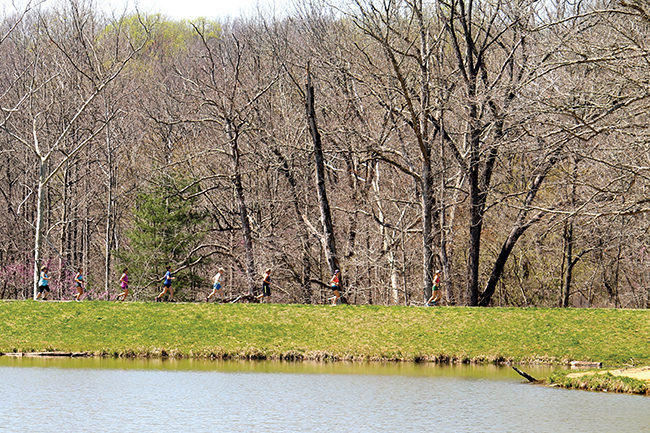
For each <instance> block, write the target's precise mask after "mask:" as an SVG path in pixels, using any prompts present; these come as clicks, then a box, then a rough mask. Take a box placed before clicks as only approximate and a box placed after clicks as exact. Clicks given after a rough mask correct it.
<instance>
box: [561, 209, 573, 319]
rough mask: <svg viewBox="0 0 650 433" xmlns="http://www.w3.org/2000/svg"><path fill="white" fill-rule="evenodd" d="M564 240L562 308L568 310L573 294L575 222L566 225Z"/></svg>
mask: <svg viewBox="0 0 650 433" xmlns="http://www.w3.org/2000/svg"><path fill="white" fill-rule="evenodd" d="M562 238H563V240H564V255H563V257H562V262H563V263H562V267H563V268H564V276H563V278H562V291H561V292H562V293H561V299H560V306H561V307H564V308H567V307H568V306H569V295H570V294H571V280H572V279H573V264H574V261H573V221H572V220H569V221H567V222H566V223H565V224H564V232H563V236H562Z"/></svg>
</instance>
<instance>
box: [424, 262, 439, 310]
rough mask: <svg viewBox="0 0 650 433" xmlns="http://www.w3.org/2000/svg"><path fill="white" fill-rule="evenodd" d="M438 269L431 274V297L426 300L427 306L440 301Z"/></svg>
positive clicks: (432, 305) (434, 304)
mask: <svg viewBox="0 0 650 433" xmlns="http://www.w3.org/2000/svg"><path fill="white" fill-rule="evenodd" d="M440 273H441V272H440V270H437V271H436V273H435V274H433V287H431V297H430V298H429V299H428V300H427V302H426V303H425V305H426V306H427V307H434V306H436V305H437V304H438V303H439V302H440Z"/></svg>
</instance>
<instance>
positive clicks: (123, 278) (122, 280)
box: [115, 268, 129, 301]
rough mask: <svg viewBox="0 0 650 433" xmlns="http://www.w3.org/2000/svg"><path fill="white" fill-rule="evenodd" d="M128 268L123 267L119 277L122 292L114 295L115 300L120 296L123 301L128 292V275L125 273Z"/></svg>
mask: <svg viewBox="0 0 650 433" xmlns="http://www.w3.org/2000/svg"><path fill="white" fill-rule="evenodd" d="M128 270H129V269H128V268H124V270H123V271H122V276H121V277H120V287H122V293H120V294H119V295H117V296H116V297H115V300H116V301H117V300H118V299H120V296H121V297H122V301H124V300H125V299H126V297H127V296H128V294H129V276H128V275H127V272H128Z"/></svg>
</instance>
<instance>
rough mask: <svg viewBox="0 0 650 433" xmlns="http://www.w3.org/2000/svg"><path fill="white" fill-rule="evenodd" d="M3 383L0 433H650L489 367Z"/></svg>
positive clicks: (275, 370) (128, 364) (225, 369)
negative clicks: (123, 432) (33, 432)
mask: <svg viewBox="0 0 650 433" xmlns="http://www.w3.org/2000/svg"><path fill="white" fill-rule="evenodd" d="M18 367H29V368H18ZM527 371H530V372H531V373H532V374H533V375H534V376H535V375H537V376H541V377H544V376H546V375H547V374H548V369H547V370H545V371H544V370H534V369H531V368H527ZM495 379H496V380H495ZM0 384H2V385H1V387H2V393H0V431H47V432H50V431H51V432H54V431H57V432H58V431H134V430H141V431H163V432H165V431H175V432H176V431H185V430H193V431H218V430H221V431H237V432H249V431H257V432H265V431H268V432H276V431H277V432H328V433H331V432H339V431H343V432H383V431H385V432H400V431H413V432H415V431H417V432H421V431H441V432H469V431H471V432H503V431H511V432H529V431H534V432H553V433H557V432H564V431H572V432H600V431H602V432H609V431H618V432H622V431H629V432H639V431H647V430H645V429H647V426H648V425H649V424H650V410H649V409H650V400H649V399H647V398H644V397H637V396H626V395H610V394H596V393H587V392H578V391H564V390H557V389H549V388H544V387H539V386H531V385H528V384H524V383H522V380H521V378H519V377H518V376H517V374H516V373H514V372H512V371H511V369H509V368H498V367H492V366H491V367H476V366H457V367H440V366H434V365H427V364H423V365H414V364H347V363H334V364H317V363H313V364H312V363H279V362H261V363H251V362H210V361H190V360H181V361H173V360H164V361H163V360H135V361H129V360H127V361H125V360H115V359H46V360H44V359H13V358H7V357H0ZM605 408H606V410H604V409H605Z"/></svg>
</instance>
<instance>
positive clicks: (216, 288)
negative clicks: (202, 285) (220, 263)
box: [205, 268, 225, 302]
mask: <svg viewBox="0 0 650 433" xmlns="http://www.w3.org/2000/svg"><path fill="white" fill-rule="evenodd" d="M224 272H225V271H224V269H223V268H219V270H218V271H217V275H215V276H214V283H213V284H212V292H210V294H209V295H208V297H207V298H205V302H209V301H210V298H212V297H213V296H214V295H216V294H217V293H219V297H220V298H223V289H222V287H221V276H222V275H223V273H224Z"/></svg>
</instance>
